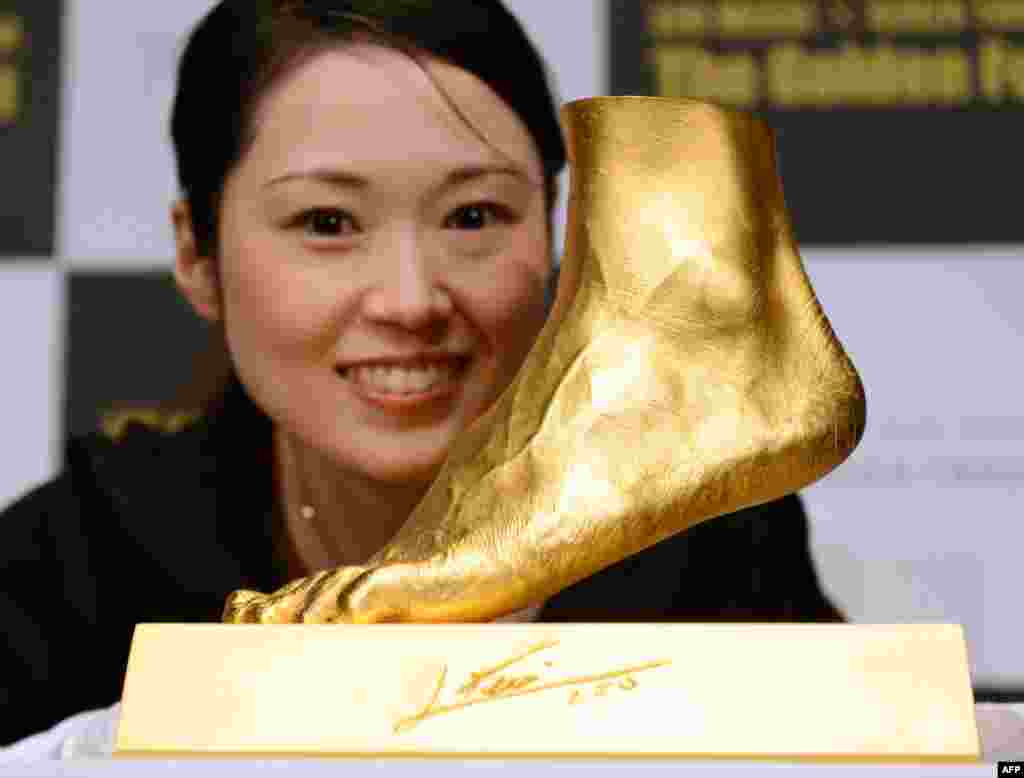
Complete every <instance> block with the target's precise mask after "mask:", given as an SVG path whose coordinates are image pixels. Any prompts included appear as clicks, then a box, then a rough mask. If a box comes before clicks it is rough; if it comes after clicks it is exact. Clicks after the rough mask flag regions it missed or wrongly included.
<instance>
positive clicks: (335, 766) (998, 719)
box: [0, 703, 1024, 778]
mask: <svg viewBox="0 0 1024 778" xmlns="http://www.w3.org/2000/svg"><path fill="white" fill-rule="evenodd" d="M975 711H976V715H977V721H978V730H979V734H980V736H981V741H982V749H983V761H982V762H980V763H976V764H906V763H865V764H817V763H813V762H803V763H791V762H772V761H765V762H733V761H725V760H723V761H717V762H708V761H696V760H686V759H648V760H632V759H615V760H609V759H593V760H587V759H558V760H551V759H543V760H534V759H515V760H499V759H472V760H449V759H430V760H419V759H347V758H341V759H323V760H320V759H303V760H292V761H288V760H216V761H213V760H205V759H203V760H200V759H197V760H166V761H165V760H145V761H141V760H129V759H111V758H110V757H109V754H110V751H111V749H112V747H113V737H114V732H115V730H116V725H117V717H118V715H119V706H116V705H115V706H113V707H111V708H107V709H104V710H100V711H90V712H87V713H82V714H79V715H78V716H74V717H72V718H70V719H68V720H66V721H64V722H61V723H60V724H59V725H57V726H56V727H54V728H53V729H51V730H49V731H48V732H45V733H41V734H39V735H36V736H34V737H32V738H27V739H26V740H23V741H21V742H19V743H18V744H16V745H15V746H13V747H11V748H6V749H0V778H13V776H19V777H21V778H50V777H51V776H53V777H54V778H56V777H57V776H60V777H61V778H70V777H71V776H80V777H81V778H115V777H116V778H119V777H120V776H128V775H131V776H137V775H146V776H150V775H154V776H163V775H170V774H172V773H173V774H174V775H175V776H186V775H187V776H238V777H239V778H241V777H242V776H248V775H250V774H252V773H254V772H257V773H263V772H277V773H278V774H280V772H281V771H287V773H288V775H289V776H298V777H299V778H319V777H320V776H328V775H330V776H332V778H338V777H339V776H340V777H341V778H344V777H345V776H356V775H363V774H365V773H367V772H368V771H371V770H372V771H373V774H374V778H406V777H407V776H408V778H413V776H415V778H448V777H449V776H451V775H452V774H453V773H458V772H465V773H473V774H475V775H476V774H478V773H477V772H476V771H479V770H493V769H500V770H501V771H502V773H503V774H504V775H509V776H516V778H518V776H522V778H536V777H537V776H542V775H543V774H544V773H549V774H551V775H553V776H557V777H558V778H565V776H566V773H567V771H568V772H572V773H575V774H579V773H580V772H581V771H588V772H591V771H600V772H601V774H602V776H603V777H604V776H606V777H607V778H617V776H620V775H621V776H623V778H625V777H626V776H635V775H637V774H638V773H642V772H646V773H648V774H652V773H661V772H662V771H664V770H672V771H673V772H674V773H683V774H689V775H693V776H697V775H703V774H708V773H713V774H714V775H715V776H716V778H731V777H732V776H743V778H748V777H752V776H755V775H763V774H764V773H765V771H775V772H778V771H786V772H792V773H794V774H797V775H800V776H807V777H808V778H810V777H811V776H828V777H830V778H831V777H832V776H836V777H837V778H840V777H841V778H861V776H868V775H872V776H876V775H882V774H886V775H893V776H900V778H903V777H904V776H906V777H907V778H909V777H910V776H915V777H916V776H934V777H935V778H947V777H948V778H953V776H964V777H965V778H967V777H968V776H986V778H988V777H989V776H993V775H995V773H996V771H995V765H996V763H997V762H998V761H1000V760H1004V761H1005V760H1013V759H1018V760H1024V705H1007V704H995V703H981V704H978V705H976V706H975Z"/></svg>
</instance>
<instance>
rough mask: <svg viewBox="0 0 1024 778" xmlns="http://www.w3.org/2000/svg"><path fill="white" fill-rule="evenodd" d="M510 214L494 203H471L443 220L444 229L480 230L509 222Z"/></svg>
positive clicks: (457, 209)
mask: <svg viewBox="0 0 1024 778" xmlns="http://www.w3.org/2000/svg"><path fill="white" fill-rule="evenodd" d="M511 218H512V217H511V213H510V212H509V211H508V209H506V208H503V207H502V206H500V205H496V204H495V203H473V204H472V205H464V206H462V207H461V208H456V209H455V211H453V212H452V214H451V215H450V216H449V217H448V218H447V219H446V220H445V227H446V228H449V229H456V230H482V229H483V228H484V227H488V226H491V225H493V224H495V223H497V222H507V221H511Z"/></svg>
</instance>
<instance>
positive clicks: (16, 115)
mask: <svg viewBox="0 0 1024 778" xmlns="http://www.w3.org/2000/svg"><path fill="white" fill-rule="evenodd" d="M60 37H61V3H60V2H59V0H0V260H2V259H3V256H4V255H8V256H10V255H14V256H22V257H24V256H33V255H44V256H49V255H51V254H52V253H53V242H54V241H53V236H54V213H55V210H56V208H55V206H56V203H55V186H54V182H55V166H56V157H57V155H56V149H57V122H58V119H59V116H60V70H61V45H60Z"/></svg>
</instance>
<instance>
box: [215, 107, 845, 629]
mask: <svg viewBox="0 0 1024 778" xmlns="http://www.w3.org/2000/svg"><path fill="white" fill-rule="evenodd" d="M562 119H563V124H564V127H565V131H566V135H567V140H568V144H569V152H570V153H569V156H570V162H571V166H572V190H571V194H570V203H569V217H568V226H567V231H566V232H567V237H566V248H565V256H564V259H563V261H562V271H561V278H560V281H559V288H558V295H557V298H556V302H555V307H554V309H553V310H552V312H551V315H550V316H549V318H548V321H547V323H546V325H545V326H544V328H543V330H542V331H541V333H540V335H539V337H538V339H537V342H536V343H535V344H534V347H533V350H532V351H531V352H530V353H529V355H528V356H527V358H526V361H525V362H524V364H523V366H522V368H521V369H520V371H519V373H518V374H517V376H516V378H515V380H514V381H513V382H512V384H511V385H510V386H509V387H508V389H507V390H506V391H505V392H504V393H503V394H502V395H501V397H500V398H499V399H498V401H497V402H496V403H495V405H494V406H493V407H492V408H491V409H490V410H489V411H488V412H487V413H486V414H485V415H484V416H482V417H481V418H480V419H478V420H477V421H476V422H475V423H474V424H473V425H471V426H470V427H469V428H468V429H467V430H466V431H465V432H463V433H462V434H461V435H460V436H459V437H458V439H457V440H456V441H455V443H454V444H453V447H452V449H451V451H450V452H449V456H448V459H447V461H446V463H445V465H444V467H443V468H442V470H441V472H440V474H439V475H438V477H437V480H436V481H435V482H434V483H433V485H432V486H431V488H430V490H429V491H428V492H427V494H426V496H425V497H424V499H423V501H422V502H421V503H420V504H419V505H418V506H417V508H416V510H415V511H414V512H413V514H412V515H411V516H410V518H409V520H408V521H407V522H406V524H405V525H404V526H403V527H402V528H401V530H400V531H399V532H398V533H397V535H396V536H395V537H394V538H393V539H392V540H391V542H390V543H388V545H387V546H386V547H385V548H384V549H382V550H381V552H380V553H378V554H377V555H376V556H375V557H374V558H373V559H372V560H370V562H369V563H368V564H367V565H365V566H361V567H343V568H339V569H338V570H333V571H328V572H323V573H320V574H318V575H315V576H312V577H311V578H307V579H303V580H301V581H296V582H293V583H291V584H289V585H288V586H286V587H284V588H283V589H281V590H279V591H278V592H275V593H273V594H270V595H262V594H259V593H256V592H250V591H240V592H236V593H235V594H233V595H232V596H231V597H230V598H229V600H228V603H227V605H226V607H225V612H224V620H225V621H229V622H263V623H277V622H354V623H369V622H385V621H411V622H440V621H486V620H490V619H493V618H496V617H498V616H501V615H504V614H506V613H509V612H511V611H515V610H518V609H520V608H524V607H526V606H529V605H531V604H535V603H538V602H540V601H542V600H544V599H545V598H547V597H550V596H551V595H553V594H555V593H557V592H558V591H560V590H561V589H564V588H565V587H567V586H569V585H570V584H573V583H575V582H576V581H579V580H581V579H583V578H586V577H588V576H590V575H592V574H594V573H596V572H597V571H599V570H601V569H602V568H604V567H607V566H608V565H611V564H613V563H615V562H617V561H619V560H621V559H623V558H625V557H627V556H629V555H631V554H635V553H637V552H638V551H641V550H643V549H644V548H646V547H648V546H651V545H653V544H654V543H657V542H658V541H660V540H663V539H665V538H667V537H669V536H670V535H673V534H675V533H677V532H681V531H683V530H685V529H687V528H689V527H692V526H693V525H694V524H697V523H698V522H701V521H704V520H706V519H710V518H712V517H715V516H720V515H723V514H726V513H731V512H733V511H736V510H739V509H741V508H744V507H747V506H751V505H755V504H758V503H763V502H767V501H769V500H772V499H775V498H778V497H781V496H783V495H785V494H788V493H790V492H794V491H796V490H798V489H800V488H802V487H805V486H807V485H808V484H810V483H812V482H813V481H815V480H817V479H819V478H821V477H822V476H824V475H826V474H827V473H828V472H829V471H830V470H832V469H833V468H835V467H836V466H837V465H838V464H840V463H841V462H842V461H843V460H844V459H846V457H847V456H849V454H850V452H851V451H852V450H853V449H854V447H855V446H856V445H857V443H858V442H859V440H860V437H861V434H862V432H863V427H864V420H865V401H864V391H863V387H862V385H861V382H860V378H859V376H858V375H857V372H856V370H855V369H854V367H853V365H852V364H851V362H850V360H849V358H848V357H847V356H846V354H845V352H844V351H843V348H842V346H841V345H840V344H839V342H838V341H837V340H836V337H835V335H834V334H833V332H832V329H831V327H830V326H829V323H828V321H827V319H826V317H825V314H824V312H823V311H822V309H821V306H820V305H819V303H818V300H817V298H816V297H815V295H814V291H813V290H812V288H811V285H810V282H809V281H808V279H807V276H806V274H805V273H804V270H803V267H802V264H801V261H800V256H799V252H798V249H797V246H796V243H795V241H794V239H793V235H792V231H791V228H790V224H789V218H788V215H787V212H786V207H785V202H784V199H783V193H782V186H781V182H780V179H779V176H778V172H777V169H776V160H775V151H774V142H773V139H772V134H771V131H770V130H769V129H768V127H767V126H766V125H765V124H764V123H763V122H761V121H760V120H758V119H755V118H754V117H752V116H750V115H747V114H742V113H736V112H732V111H728V110H725V109H722V108H719V107H715V106H712V105H709V104H706V103H701V102H696V101H690V100H669V99H663V98H647V97H600V98H593V99H587V100H580V101H577V102H574V103H570V104H568V105H566V106H565V107H564V108H563V109H562Z"/></svg>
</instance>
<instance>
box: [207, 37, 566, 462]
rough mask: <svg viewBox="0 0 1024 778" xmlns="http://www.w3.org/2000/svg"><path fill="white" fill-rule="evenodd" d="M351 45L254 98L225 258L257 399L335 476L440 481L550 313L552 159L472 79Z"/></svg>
mask: <svg viewBox="0 0 1024 778" xmlns="http://www.w3.org/2000/svg"><path fill="white" fill-rule="evenodd" d="M426 67H427V69H428V70H429V72H430V74H431V75H432V76H433V78H434V79H436V80H437V82H438V83H440V84H441V85H442V86H443V87H444V89H445V91H446V93H447V94H448V95H449V96H450V98H451V100H452V102H453V103H454V104H455V105H457V106H458V108H459V110H460V111H461V112H462V113H463V114H464V115H465V116H466V117H467V118H468V119H469V121H470V122H471V123H472V124H473V125H474V126H475V127H476V128H478V129H479V131H480V133H481V135H482V136H483V137H485V138H486V139H487V142H486V143H485V142H484V141H483V140H481V138H480V137H479V136H478V135H477V134H476V133H474V131H473V130H472V129H471V128H470V127H469V126H467V124H466V123H465V122H463V121H462V120H461V119H460V118H459V117H458V116H457V115H456V113H454V112H453V110H452V109H451V107H450V106H449V104H448V103H447V102H446V101H445V99H444V97H442V95H441V94H440V93H439V92H438V91H437V89H436V87H435V86H434V85H433V84H432V83H431V81H430V79H428V77H427V75H426V74H425V73H424V72H423V70H421V69H420V68H419V67H418V66H417V65H416V64H415V63H414V62H413V61H412V60H410V59H409V58H408V57H406V56H404V55H402V54H400V53H398V52H395V51H393V50H390V49H387V48H384V47H380V46H375V45H370V44H358V45H352V46H349V47H346V48H344V49H340V50H336V51H330V52H327V53H324V54H321V55H319V56H317V57H315V58H314V59H312V60H310V61H309V62H308V63H306V64H305V65H304V66H302V67H301V68H299V69H297V70H296V71H295V72H293V73H291V74H290V75H289V76H288V77H286V78H285V79H284V80H283V81H282V82H280V83H279V84H277V85H276V86H275V87H274V88H273V89H272V90H271V91H270V92H269V93H268V94H267V95H266V96H265V97H264V98H263V100H262V102H261V104H260V110H259V111H258V113H257V117H256V123H255V128H254V129H255V136H254V137H255V140H254V143H253V144H252V146H251V147H250V148H249V150H248V151H247V153H246V155H245V157H244V158H243V160H242V161H241V162H240V164H239V165H238V166H237V167H236V169H235V170H234V171H233V172H232V173H231V175H230V176H229V178H228V180H227V181H226V184H225V189H224V193H223V199H222V207H221V212H220V218H221V221H220V232H219V238H220V256H219V258H218V259H217V262H216V268H215V269H216V273H217V275H218V278H217V280H216V283H217V284H218V285H219V293H220V304H219V310H218V315H220V316H222V317H223V319H224V324H225V329H226V333H227V339H228V345H229V347H230V350H231V352H232V355H233V358H234V362H235V365H236V367H237V370H238V373H239V377H240V378H241V380H242V382H243V383H244V384H245V386H246V387H247V389H248V390H249V392H250V394H251V395H252V397H253V399H254V400H255V401H256V403H257V404H258V405H260V406H261V407H262V408H263V409H264V411H265V412H266V413H267V414H268V415H269V416H270V417H271V418H272V419H273V420H274V421H275V423H276V424H278V425H281V427H282V428H283V430H284V431H286V432H288V433H290V434H292V435H294V436H296V437H297V438H298V439H299V440H300V441H302V442H303V443H305V444H306V445H308V446H310V447H312V448H313V449H315V450H316V451H317V452H319V453H320V454H322V455H323V456H325V457H326V458H327V459H328V460H330V461H331V462H333V463H334V464H336V465H337V466H338V467H339V468H341V469H342V470H344V471H349V472H352V473H355V474H359V475H361V476H363V477H368V478H370V479H372V480H374V481H381V482H398V481H403V482H408V481H417V480H423V481H427V480H429V479H432V478H433V477H434V476H435V475H436V472H437V469H438V467H439V466H440V464H441V463H442V461H443V460H444V457H445V455H446V454H447V452H448V448H449V446H450V444H451V442H452V439H453V438H454V437H455V436H456V435H457V434H458V433H459V432H460V431H461V430H462V429H463V428H465V427H466V426H468V425H469V424H470V423H471V422H472V421H473V420H474V419H476V418H477V417H478V416H479V415H481V414H482V413H483V412H484V411H485V410H486V409H487V408H488V407H489V406H490V405H491V404H492V403H493V401H494V400H495V399H496V398H497V396H498V395H499V394H500V393H501V391H502V390H503V389H504V388H505V387H506V386H508V384H509V383H510V382H511V380H512V378H513V377H514V375H515V373H516V372H517V370H518V369H519V367H520V365H521V364H522V362H523V360H524V358H525V356H526V354H527V352H528V351H529V349H530V347H531V346H532V344H533V341H534V339H535V337H536V335H537V333H538V332H539V329H540V327H541V326H542V325H543V322H544V318H545V311H544V287H545V283H546V280H547V275H548V273H549V271H550V260H549V245H548V233H547V221H546V205H545V198H544V188H543V171H542V166H541V162H540V159H539V158H538V155H537V152H536V149H535V147H534V144H533V142H532V140H531V137H530V135H529V133H528V131H527V130H526V128H525V127H524V126H523V125H522V124H521V122H520V120H519V119H518V117H517V116H516V114H515V113H514V112H513V111H512V110H511V109H510V108H508V107H507V106H506V104H505V103H504V102H503V101H502V100H501V99H500V98H499V97H498V96H497V95H496V94H495V93H494V92H492V91H491V90H490V88H489V87H487V86H486V85H485V84H484V83H483V82H482V81H479V80H478V79H477V78H475V77H474V76H472V75H470V74H469V73H467V72H465V71H462V70H460V69H458V68H456V67H454V66H451V65H448V64H445V63H442V62H440V61H436V60H427V64H426Z"/></svg>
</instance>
